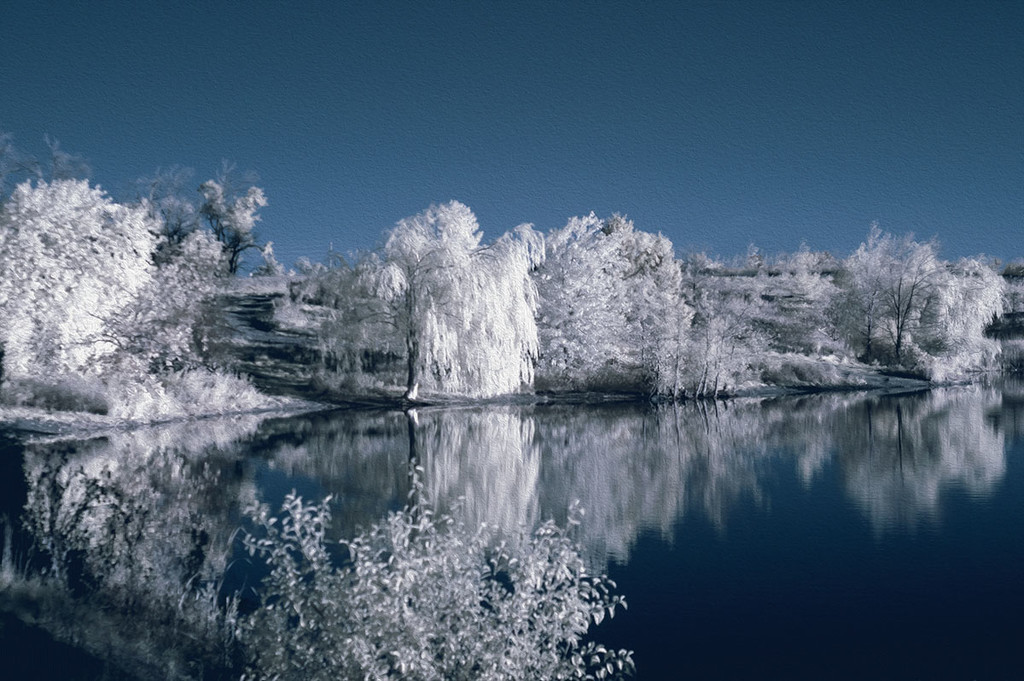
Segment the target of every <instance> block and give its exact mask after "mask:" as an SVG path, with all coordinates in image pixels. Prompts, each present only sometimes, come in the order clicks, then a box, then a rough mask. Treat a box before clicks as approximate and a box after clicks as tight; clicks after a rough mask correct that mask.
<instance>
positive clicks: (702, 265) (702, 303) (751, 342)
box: [673, 256, 768, 398]
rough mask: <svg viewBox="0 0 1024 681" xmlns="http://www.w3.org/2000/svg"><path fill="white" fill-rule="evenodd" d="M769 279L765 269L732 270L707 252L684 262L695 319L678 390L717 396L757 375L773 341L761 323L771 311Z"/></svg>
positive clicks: (677, 392) (686, 289) (686, 291)
mask: <svg viewBox="0 0 1024 681" xmlns="http://www.w3.org/2000/svg"><path fill="white" fill-rule="evenodd" d="M767 282H768V278H767V277H766V276H765V274H764V271H763V270H758V272H757V274H756V275H755V274H753V270H751V269H747V270H745V271H740V272H736V271H731V272H730V271H727V270H725V268H724V267H723V266H722V265H721V264H720V263H714V262H709V261H708V259H707V258H706V256H702V257H699V258H696V259H693V258H691V259H689V260H688V261H687V262H686V263H685V264H684V267H683V285H682V289H683V296H684V298H685V300H686V301H687V303H688V304H689V306H690V307H691V308H692V309H693V320H692V323H691V325H690V330H689V336H688V338H687V339H686V340H687V341H688V342H687V343H686V344H685V345H683V346H682V347H681V348H680V350H679V353H680V356H681V359H680V360H677V361H678V362H679V363H680V364H681V366H682V368H681V371H680V375H679V377H678V378H676V379H675V388H674V390H673V394H674V395H680V394H683V395H686V396H688V397H698V398H704V397H717V396H719V395H720V394H721V393H722V392H723V391H727V390H728V389H729V388H730V387H734V386H735V385H737V384H738V383H740V382H742V381H744V380H749V379H752V378H753V375H752V368H753V365H754V364H756V363H757V361H758V360H759V359H760V358H761V356H762V355H763V353H764V352H765V350H766V349H767V347H768V339H767V338H766V336H765V333H764V328H763V326H762V325H760V324H758V320H760V319H762V318H763V317H764V316H765V312H764V308H765V301H764V296H763V293H764V290H765V286H766V285H767ZM680 387H681V388H682V390H680V389H679V388H680Z"/></svg>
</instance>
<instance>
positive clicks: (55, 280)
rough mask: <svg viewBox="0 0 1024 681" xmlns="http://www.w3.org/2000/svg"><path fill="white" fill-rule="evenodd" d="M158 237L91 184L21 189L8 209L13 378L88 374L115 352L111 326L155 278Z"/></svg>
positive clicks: (0, 246)
mask: <svg viewBox="0 0 1024 681" xmlns="http://www.w3.org/2000/svg"><path fill="white" fill-rule="evenodd" d="M156 231H157V226H156V225H155V223H154V221H153V220H152V219H151V218H150V216H149V215H148V214H147V211H146V209H145V208H143V207H141V206H125V205H120V204H116V203H114V202H113V201H111V200H110V198H109V197H108V196H107V195H106V194H105V193H104V192H103V191H101V190H100V189H98V188H92V187H90V186H89V184H88V183H87V182H85V181H77V180H59V181H55V182H52V183H50V184H47V183H45V182H40V183H39V184H38V185H36V186H32V185H31V184H30V183H27V182H26V183H22V184H20V185H18V187H16V188H15V190H14V192H13V193H12V194H11V197H10V199H9V200H8V201H7V202H6V203H5V204H4V206H3V211H2V213H0V271H2V272H3V278H2V279H0V310H2V320H0V334H2V336H0V338H2V341H3V343H4V347H5V356H4V363H5V370H6V372H9V373H10V374H13V375H18V374H21V375H25V374H28V373H30V372H32V371H44V372H45V371H47V370H53V371H78V372H87V371H89V370H90V368H92V367H93V366H94V365H95V363H96V362H97V360H99V359H100V358H102V357H103V356H105V355H107V354H109V353H110V352H111V351H112V350H113V349H114V346H113V345H112V344H111V343H109V342H107V341H106V340H105V338H104V331H105V329H106V325H107V323H108V322H109V321H110V320H111V319H112V318H113V317H114V316H115V315H116V314H118V313H119V312H120V311H121V310H122V308H124V307H125V305H127V304H128V303H129V302H130V301H132V300H133V299H134V298H135V296H136V295H137V294H138V293H139V292H140V291H141V290H142V289H143V288H145V287H146V286H147V285H148V283H149V282H150V280H151V279H152V277H153V270H154V268H153V266H152V264H151V263H150V254H151V253H152V252H153V249H154V246H155V237H154V234H155V233H156Z"/></svg>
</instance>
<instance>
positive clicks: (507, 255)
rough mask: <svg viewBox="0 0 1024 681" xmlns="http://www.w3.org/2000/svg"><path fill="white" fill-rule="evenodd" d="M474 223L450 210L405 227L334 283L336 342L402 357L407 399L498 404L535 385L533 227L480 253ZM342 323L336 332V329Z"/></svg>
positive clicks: (538, 252) (460, 209) (538, 242)
mask: <svg viewBox="0 0 1024 681" xmlns="http://www.w3.org/2000/svg"><path fill="white" fill-rule="evenodd" d="M481 238H482V233H481V232H480V228H479V225H478V224H477V220H476V216H474V215H473V213H472V211H471V210H470V209H469V208H468V207H467V206H465V205H463V204H461V203H459V202H457V201H452V202H450V203H446V204H442V205H440V206H432V207H430V208H429V209H427V210H426V211H424V212H422V213H420V214H418V215H415V216H412V217H409V218H405V219H403V220H400V221H399V222H398V224H397V225H395V227H394V228H393V229H392V230H391V231H390V232H389V234H388V236H387V241H386V242H385V244H384V246H383V248H382V249H381V250H380V251H379V252H377V253H372V254H368V255H366V256H364V257H362V258H361V259H360V260H359V261H358V262H357V263H356V264H355V265H354V266H352V267H343V268H341V269H336V270H335V272H334V273H332V274H331V275H330V276H331V281H333V282H335V284H336V286H337V287H339V290H341V291H343V292H346V291H347V292H350V294H349V295H345V294H344V293H342V294H341V295H337V294H336V295H335V302H337V303H339V305H338V307H339V308H340V309H338V312H339V314H338V315H337V316H336V323H335V324H333V325H332V326H331V328H332V329H333V330H334V331H335V333H336V334H337V335H336V336H335V338H336V339H337V338H345V339H347V340H349V342H351V341H350V339H353V336H355V339H354V340H355V341H356V342H357V343H358V342H364V341H365V340H366V339H368V338H373V339H374V341H375V342H374V345H375V346H376V347H377V348H378V349H379V350H384V351H387V352H393V353H396V354H399V355H401V356H402V357H403V358H404V362H405V368H406V370H405V386H406V396H407V397H408V398H410V399H415V398H416V396H417V395H418V393H419V390H420V389H421V388H423V389H425V390H428V391H432V392H440V393H454V394H462V395H473V396H493V395H499V394H506V393H514V392H518V391H520V390H522V389H523V388H524V387H525V386H531V385H532V383H533V367H534V362H535V361H536V357H537V327H536V322H535V320H534V314H535V310H536V305H537V297H536V292H535V289H534V285H533V282H532V280H531V278H530V271H531V270H532V268H533V267H534V266H535V265H536V264H537V263H538V262H539V261H540V259H541V258H542V257H543V245H542V244H543V238H542V237H541V236H540V235H539V234H538V233H537V232H535V231H534V230H533V229H531V228H530V227H528V226H522V227H519V228H517V229H516V230H515V231H514V232H512V233H509V234H505V235H503V236H502V237H501V238H499V239H498V240H496V241H495V242H493V243H491V244H488V245H482V244H481ZM339 322H340V323H339Z"/></svg>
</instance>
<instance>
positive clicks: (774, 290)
mask: <svg viewBox="0 0 1024 681" xmlns="http://www.w3.org/2000/svg"><path fill="white" fill-rule="evenodd" d="M50 150H51V154H50V156H51V158H50V159H49V161H47V162H38V161H35V160H33V159H29V158H28V157H26V156H24V155H21V154H19V153H18V152H17V150H16V149H14V147H13V145H12V144H11V142H10V137H9V136H7V135H0V200H2V206H0V272H2V278H0V353H2V362H0V367H2V372H3V373H2V377H3V384H2V388H0V399H2V400H3V402H5V403H6V404H23V405H32V406H44V407H52V408H59V409H74V410H88V411H95V412H102V413H108V414H113V415H117V416H121V417H128V418H146V417H155V416H173V415H182V414H185V413H190V411H194V410H195V409H198V408H207V407H213V408H215V409H217V410H223V409H234V408H246V407H247V406H253V405H257V404H260V399H261V398H260V397H259V396H258V395H257V394H256V392H255V391H254V390H253V389H251V388H249V387H247V386H245V385H244V384H242V383H240V382H239V381H237V380H236V379H233V378H232V377H231V376H230V375H229V370H230V368H231V367H230V360H229V358H226V357H224V356H223V355H218V353H217V352H216V351H215V350H216V348H217V346H218V333H219V329H220V330H222V326H223V320H220V319H218V315H219V314H220V311H219V309H218V308H217V307H216V306H215V305H213V304H212V301H213V300H214V299H215V297H216V296H217V295H218V294H219V293H220V292H222V291H223V289H224V284H225V282H227V281H230V280H232V279H234V277H235V275H237V273H238V271H239V268H240V266H241V263H242V259H243V256H244V254H245V253H246V252H247V251H249V250H256V249H258V250H261V251H262V256H263V263H262V264H261V265H259V266H258V267H256V268H255V269H254V270H253V274H254V275H277V276H281V275H284V268H283V267H282V266H281V265H280V263H278V262H277V261H276V260H275V259H274V255H273V251H272V249H271V247H270V244H265V245H261V244H260V243H259V242H258V241H257V239H256V237H255V235H254V227H255V225H256V223H257V221H258V220H259V210H260V209H261V208H262V207H263V206H265V205H266V198H265V196H264V193H263V191H262V190H261V189H260V188H259V187H256V186H254V185H253V182H252V179H251V178H248V179H247V178H245V177H239V176H238V174H237V173H234V172H233V169H232V168H231V167H228V166H225V167H224V168H223V169H222V170H221V172H220V173H219V174H217V175H216V176H215V177H214V178H213V179H209V180H207V181H205V182H202V183H199V184H198V186H197V185H196V184H195V183H193V180H192V174H191V171H187V170H185V169H181V168H172V169H170V170H166V171H159V172H157V173H156V174H155V175H154V176H153V177H151V178H146V179H144V180H141V181H140V182H139V183H138V185H137V187H138V191H137V193H136V195H135V196H134V197H132V198H131V199H130V200H127V201H115V200H114V199H112V198H111V197H110V196H109V195H108V194H106V193H105V192H104V191H102V190H101V189H100V188H99V187H97V186H94V185H92V184H90V183H89V182H88V181H87V180H84V179H80V175H82V174H83V173H85V172H87V166H86V165H85V164H84V163H83V162H81V161H80V160H79V159H77V158H76V157H73V156H71V155H69V154H67V153H66V152H63V151H62V150H61V149H60V147H59V145H57V144H56V142H52V141H51V142H50ZM297 266H298V267H299V269H300V275H297V276H294V277H291V278H290V282H291V290H290V292H291V296H290V307H286V309H285V308H282V309H281V310H279V312H280V316H281V319H282V320H284V319H287V320H291V321H292V322H295V320H297V319H298V320H300V322H301V323H303V324H305V325H306V326H312V327H313V328H314V329H315V331H316V334H317V335H318V337H319V339H320V342H321V344H322V348H323V356H324V357H325V362H324V367H322V371H321V374H322V377H323V379H324V381H325V382H326V383H327V384H328V385H329V386H330V387H332V388H334V389H336V390H341V391H355V392H359V391H383V392H385V393H389V394H397V393H399V392H404V394H405V396H406V397H407V398H409V399H415V398H417V397H418V396H419V395H420V394H421V393H429V394H434V395H458V396H462V397H491V396H497V395H507V394H513V393H521V392H530V391H535V390H540V391H625V392H633V393H642V394H650V395H660V396H664V397H667V398H673V399H685V398H699V397H708V396H718V395H723V394H729V393H735V392H736V391H738V390H742V389H744V388H750V387H754V386H759V385H765V384H768V385H773V384H775V385H820V386H832V385H836V384H848V383H854V384H855V383H856V382H857V380H858V379H856V377H853V378H851V376H853V375H854V374H853V373H852V369H851V368H850V367H853V366H856V367H858V368H859V369H861V370H863V371H862V374H863V373H864V372H866V371H867V365H873V366H877V367H881V368H886V369H889V370H894V371H898V372H902V373H906V374H909V375H913V376H917V377H921V378H927V379H931V380H935V381H946V380H954V379H961V378H964V377H967V376H969V375H970V374H971V373H972V372H976V371H984V370H991V369H994V368H998V367H999V366H1001V365H1000V361H1001V358H1000V353H1001V352H1002V353H1003V356H1002V361H1003V362H1004V363H1005V361H1006V358H1007V356H1008V355H1013V356H1014V357H1018V358H1019V357H1024V352H1021V349H1020V348H1019V347H1018V345H1019V342H1015V341H1012V340H1011V341H1005V342H1004V343H1003V344H1002V346H1001V345H1000V343H998V342H997V341H995V340H993V339H990V338H989V337H987V336H986V328H987V327H988V325H990V324H991V323H992V321H993V319H994V318H995V317H997V316H999V315H1000V314H1001V313H1002V312H1003V311H1004V309H1007V307H1008V306H1009V307H1010V308H1012V309H1016V307H1017V306H1018V303H1019V302H1020V301H1019V298H1020V297H1021V296H1020V295H1019V294H1020V291H1019V290H1017V289H1007V286H1006V283H1005V280H1006V277H1003V276H1000V273H999V272H998V270H997V268H996V265H995V264H994V263H992V262H990V261H986V260H983V259H979V258H966V259H961V260H958V261H955V262H948V261H944V260H942V259H941V258H940V257H939V254H938V247H937V245H936V244H935V243H934V242H919V241H915V240H914V239H913V238H912V237H911V236H902V237H900V236H894V235H892V234H887V233H883V232H882V231H880V230H879V229H878V227H877V226H875V227H872V228H871V231H870V233H869V234H868V237H867V239H866V240H865V242H864V243H863V244H862V245H861V246H860V248H858V249H857V251H856V252H854V253H853V254H851V255H849V256H848V257H846V258H844V259H837V258H835V257H833V256H832V255H830V254H828V253H815V252H811V251H809V250H808V249H806V248H804V249H801V250H800V251H798V252H797V253H795V254H791V255H784V256H778V257H775V258H765V257H763V256H762V255H761V254H759V253H758V252H756V250H753V249H752V250H751V251H750V252H749V253H748V254H747V257H746V258H745V259H743V260H741V261H737V262H732V263H723V262H721V261H718V260H715V259H712V258H709V257H707V256H705V255H703V254H695V255H688V256H684V257H681V258H680V257H678V256H677V254H676V253H675V251H674V248H673V245H672V243H671V242H670V241H669V240H668V239H667V238H665V237H664V236H662V235H660V234H653V233H649V232H646V231H643V230H640V229H637V228H636V227H635V226H634V225H633V223H632V222H631V221H629V220H628V219H626V218H624V217H622V216H618V215H613V216H611V217H609V218H599V217H597V216H595V215H593V214H591V215H589V216H586V217H577V218H573V219H571V220H569V222H568V223H567V224H566V225H565V226H564V227H561V228H557V229H553V230H551V231H548V232H547V233H542V232H541V231H539V230H537V229H535V228H534V227H532V226H529V225H522V226H520V227H517V228H516V229H514V230H512V231H511V232H508V233H506V234H504V235H502V236H500V237H499V238H497V239H495V240H493V241H490V242H485V241H484V239H483V234H482V232H481V230H480V227H479V224H478V223H477V220H476V217H475V216H474V215H473V213H472V211H471V210H470V209H469V208H468V207H467V206H465V205H463V204H461V203H458V202H450V203H446V204H442V205H438V206H432V207H430V208H429V209H427V210H425V211H424V212H422V213H420V214H418V215H415V216H411V217H408V218H405V219H403V220H400V221H399V222H398V223H397V224H396V225H395V226H394V227H393V228H392V229H391V230H389V231H388V232H387V233H386V234H385V237H384V239H383V242H382V245H381V246H380V247H379V248H377V249H375V250H373V251H370V252H367V253H361V254H357V255H354V256H350V257H348V258H341V257H337V256H336V255H332V257H331V258H330V261H329V262H328V263H327V264H317V265H314V264H311V263H310V262H309V261H308V260H304V261H303V262H301V263H298V264H297ZM1011 269H1012V268H1008V269H1007V271H1006V272H1005V274H1007V275H1012V274H1013V272H1016V270H1013V272H1011ZM1011 278H1012V277H1011ZM1019 279H1020V278H1019V277H1018V278H1017V279H1015V281H1016V280H1019ZM1017 288H1018V289H1019V288H1020V287H1017ZM296 313H298V314H296ZM1011 335H1012V334H1011ZM1007 350H1010V352H1007ZM1014 361H1017V360H1014ZM1018 363H1019V362H1018ZM197 405H205V406H203V407H200V406H197Z"/></svg>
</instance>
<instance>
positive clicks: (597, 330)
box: [536, 213, 689, 389]
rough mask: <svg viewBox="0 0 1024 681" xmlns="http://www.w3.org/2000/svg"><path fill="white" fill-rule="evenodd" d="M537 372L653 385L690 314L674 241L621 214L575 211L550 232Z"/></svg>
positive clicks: (600, 382) (553, 377) (573, 381)
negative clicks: (577, 214)
mask: <svg viewBox="0 0 1024 681" xmlns="http://www.w3.org/2000/svg"><path fill="white" fill-rule="evenodd" d="M545 243H546V257H545V262H544V264H543V266H542V267H540V268H539V269H538V271H537V274H536V280H537V286H538V290H539V292H540V297H541V308H540V322H539V331H540V337H541V347H542V350H543V352H542V357H541V363H540V367H539V369H538V374H539V375H540V376H541V377H542V378H543V381H544V384H545V385H547V386H551V387H555V388H560V389H586V388H605V389H608V388H613V389H650V388H651V387H652V386H653V384H654V383H656V382H657V381H658V378H657V377H658V373H659V370H663V369H664V367H665V366H666V364H665V357H664V354H665V353H666V352H667V351H669V349H670V348H671V347H672V341H673V340H675V339H677V338H678V331H679V330H680V329H681V328H685V326H686V325H687V323H688V321H689V311H688V308H686V306H685V305H683V304H682V300H681V298H680V296H679V294H680V290H679V285H680V270H679V266H678V263H677V262H676V260H675V257H674V254H673V249H672V242H671V241H669V240H668V239H667V238H665V237H664V236H662V235H660V234H658V235H655V234H650V233H648V232H643V231H640V230H637V229H635V228H634V226H633V223H632V222H631V221H629V220H626V219H625V218H622V217H621V216H618V215H614V216H612V217H611V218H609V219H607V220H601V219H599V218H598V217H597V216H596V215H594V214H593V213H591V214H590V215H588V216H586V217H583V218H580V217H576V218H572V219H571V220H569V222H568V223H567V224H566V226H565V227H563V228H562V229H557V230H552V231H551V232H550V233H549V234H548V236H547V238H546V241H545Z"/></svg>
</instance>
